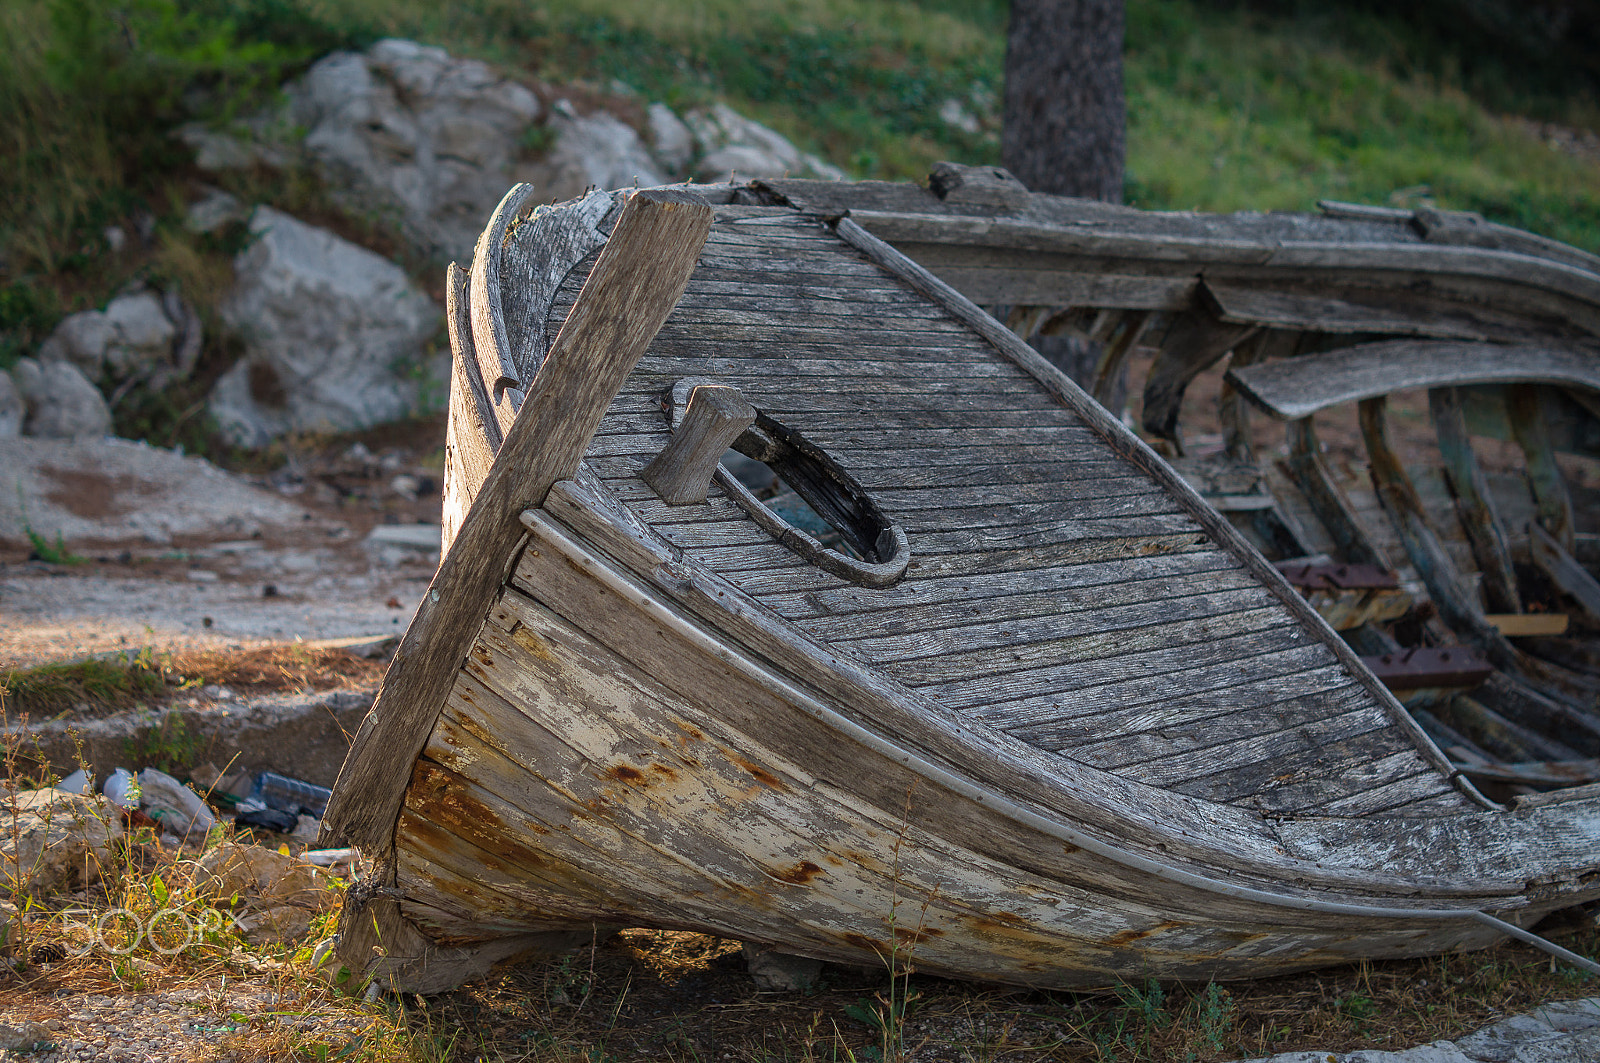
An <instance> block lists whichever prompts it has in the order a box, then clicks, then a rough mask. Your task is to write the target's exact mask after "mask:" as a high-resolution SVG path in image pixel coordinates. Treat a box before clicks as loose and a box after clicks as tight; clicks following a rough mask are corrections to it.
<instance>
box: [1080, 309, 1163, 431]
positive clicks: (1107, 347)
mask: <svg viewBox="0 0 1600 1063" xmlns="http://www.w3.org/2000/svg"><path fill="white" fill-rule="evenodd" d="M1123 317H1124V318H1125V320H1123V321H1122V322H1121V323H1120V327H1119V330H1118V332H1117V333H1116V335H1115V336H1114V337H1112V338H1111V339H1110V340H1108V341H1107V342H1106V343H1105V344H1104V345H1103V346H1102V348H1101V351H1100V358H1099V360H1098V361H1096V362H1095V367H1094V373H1093V375H1092V376H1091V378H1090V381H1089V394H1091V395H1093V396H1094V400H1095V401H1096V402H1098V403H1099V404H1100V405H1102V406H1105V407H1106V408H1107V409H1110V408H1111V407H1113V406H1115V407H1116V411H1115V412H1117V413H1119V414H1120V413H1121V409H1122V406H1123V405H1124V403H1125V402H1126V395H1127V387H1126V382H1127V373H1128V370H1127V365H1128V356H1129V355H1131V354H1132V353H1133V349H1134V347H1135V346H1137V345H1138V343H1139V341H1140V340H1141V339H1143V338H1144V334H1145V330H1146V329H1148V328H1149V327H1150V325H1151V323H1152V322H1153V321H1154V319H1155V318H1154V315H1153V314H1152V313H1151V312H1150V311H1148V310H1140V311H1134V312H1132V313H1129V314H1125V315H1123Z"/></svg>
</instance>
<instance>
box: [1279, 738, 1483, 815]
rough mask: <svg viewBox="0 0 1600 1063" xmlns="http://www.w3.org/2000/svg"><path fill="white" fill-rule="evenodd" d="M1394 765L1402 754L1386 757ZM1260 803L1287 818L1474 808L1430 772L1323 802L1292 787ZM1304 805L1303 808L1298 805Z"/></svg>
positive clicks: (1309, 792)
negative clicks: (1289, 814) (1391, 760)
mask: <svg viewBox="0 0 1600 1063" xmlns="http://www.w3.org/2000/svg"><path fill="white" fill-rule="evenodd" d="M1390 756H1392V759H1394V760H1395V762H1403V759H1405V754H1403V752H1397V754H1390ZM1373 767H1374V768H1376V770H1374V772H1373V773H1374V775H1379V772H1382V773H1386V775H1387V773H1389V772H1387V770H1386V768H1389V765H1386V764H1374V765H1373ZM1262 797H1264V800H1254V802H1251V804H1253V805H1254V807H1258V808H1266V807H1269V800H1270V807H1272V808H1274V812H1286V813H1291V815H1323V816H1371V815H1390V816H1394V815H1435V816H1443V815H1462V813H1470V812H1474V810H1475V807H1474V805H1472V802H1470V800H1467V799H1466V797H1464V796H1462V794H1461V792H1458V791H1454V789H1451V786H1450V780H1446V778H1442V776H1440V773H1438V772H1435V770H1432V768H1422V770H1421V772H1416V773H1414V775H1398V776H1397V778H1390V780H1389V781H1387V783H1382V784H1378V786H1373V788H1371V789H1365V791H1360V792H1355V794H1349V796H1346V797H1336V799H1333V800H1325V799H1323V797H1322V794H1317V792H1315V791H1314V788H1307V789H1306V792H1304V794H1302V792H1296V788H1294V786H1293V784H1290V786H1283V788H1275V789H1272V791H1267V792H1266V794H1262ZM1301 802H1304V804H1301Z"/></svg>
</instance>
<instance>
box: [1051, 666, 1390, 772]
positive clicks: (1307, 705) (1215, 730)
mask: <svg viewBox="0 0 1600 1063" xmlns="http://www.w3.org/2000/svg"><path fill="white" fill-rule="evenodd" d="M1360 713H1365V714H1366V719H1367V722H1368V724H1369V725H1370V726H1371V727H1374V728H1376V727H1387V726H1388V721H1387V720H1386V719H1385V718H1384V716H1383V713H1382V712H1381V711H1380V710H1379V709H1378V708H1377V706H1375V705H1373V704H1372V703H1371V702H1370V701H1367V700H1366V699H1365V698H1362V697H1361V696H1360V693H1359V690H1358V688H1356V687H1355V686H1354V685H1347V686H1345V687H1344V688H1343V690H1342V691H1341V692H1340V693H1339V694H1338V695H1335V696H1332V697H1312V698H1296V699H1293V700H1284V701H1275V702H1273V703H1272V706H1271V709H1270V710H1269V709H1268V708H1267V706H1264V705H1250V704H1240V705H1238V706H1237V707H1236V708H1235V709H1234V711H1232V712H1229V713H1219V714H1217V715H1213V716H1205V717H1189V716H1182V717H1175V716H1171V715H1168V714H1163V715H1164V716H1166V717H1167V718H1164V719H1161V721H1160V722H1159V723H1158V724H1157V725H1156V726H1155V727H1154V728H1150V729H1146V730H1139V731H1130V732H1127V733H1121V734H1116V735H1115V736H1114V737H1109V738H1101V739H1100V740H1098V741H1094V740H1087V741H1083V742H1080V743H1077V744H1074V745H1073V746H1072V747H1071V748H1070V750H1069V749H1065V748H1063V750H1062V752H1064V753H1067V755H1069V756H1072V757H1074V758H1076V759H1078V760H1082V761H1086V762H1088V763H1090V764H1094V765H1096V766H1098V767H1102V768H1105V769H1106V770H1108V771H1122V770H1124V769H1126V768H1130V767H1136V766H1138V765H1142V764H1145V763H1147V762H1153V761H1158V760H1163V759H1167V758H1172V760H1173V763H1177V759H1176V758H1181V757H1183V756H1185V755H1189V756H1192V755H1193V754H1196V753H1199V752H1201V751H1203V750H1209V749H1213V748H1215V747H1217V746H1224V745H1230V744H1232V743H1234V742H1238V741H1240V740H1242V739H1244V738H1246V737H1251V736H1261V735H1269V734H1276V733H1278V732H1283V731H1295V732H1297V733H1300V734H1302V735H1304V736H1305V737H1306V738H1308V739H1309V740H1311V741H1312V743H1313V744H1315V741H1316V738H1317V736H1318V734H1319V733H1320V732H1319V731H1318V730H1317V728H1318V727H1319V726H1320V725H1322V724H1324V723H1327V722H1328V721H1332V720H1340V719H1344V718H1345V717H1347V716H1350V715H1351V714H1360ZM1108 733H1109V732H1108ZM1412 752H1414V751H1412ZM1196 763H1197V764H1198V763H1200V762H1199V761H1196ZM1419 763H1420V762H1419ZM1212 770H1213V768H1212V767H1210V766H1206V767H1203V768H1201V769H1200V772H1198V773H1209V772H1210V771H1212ZM1198 773H1197V774H1198ZM1147 781H1148V780H1147ZM1157 785H1159V784H1157Z"/></svg>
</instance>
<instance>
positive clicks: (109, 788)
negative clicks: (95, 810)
mask: <svg viewBox="0 0 1600 1063" xmlns="http://www.w3.org/2000/svg"><path fill="white" fill-rule="evenodd" d="M101 793H103V794H105V795H106V799H107V800H108V801H110V802H111V803H112V804H114V805H116V806H117V807H118V808H125V809H127V810H128V811H130V812H135V811H138V808H139V780H138V779H135V778H134V777H133V772H131V771H129V770H128V769H127V768H118V769H117V770H116V771H114V772H112V773H111V777H110V778H109V779H107V780H106V785H105V789H103V790H102V791H101Z"/></svg>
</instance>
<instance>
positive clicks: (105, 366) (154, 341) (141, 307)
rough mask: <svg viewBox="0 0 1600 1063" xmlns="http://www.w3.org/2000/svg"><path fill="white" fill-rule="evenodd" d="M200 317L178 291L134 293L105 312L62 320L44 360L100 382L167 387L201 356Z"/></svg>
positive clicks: (42, 352)
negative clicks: (104, 377) (108, 379)
mask: <svg viewBox="0 0 1600 1063" xmlns="http://www.w3.org/2000/svg"><path fill="white" fill-rule="evenodd" d="M200 341H201V335H200V317H199V315H198V314H196V313H195V311H194V307H192V306H190V305H189V304H188V303H187V302H185V301H184V300H183V299H182V298H181V297H179V295H178V293H177V292H176V291H169V292H167V293H166V294H164V295H163V294H161V293H159V292H154V291H143V290H141V291H133V292H127V293H124V294H123V295H119V296H117V297H116V298H115V299H113V300H111V302H109V303H107V304H106V308H105V309H104V310H85V311H82V312H81V313H77V314H70V315H68V316H67V317H65V318H63V319H62V320H61V323H60V324H58V325H57V326H56V327H55V330H54V331H53V332H51V334H50V336H49V338H48V339H46V340H45V341H44V343H43V344H41V345H40V347H39V361H41V362H45V363H48V362H59V361H65V362H69V363H71V364H72V365H74V366H76V367H77V368H78V369H79V370H80V371H81V372H82V373H83V375H84V376H85V377H86V378H87V379H89V380H91V381H94V380H98V379H99V378H100V377H101V376H102V374H109V375H110V376H111V378H112V379H113V380H117V381H122V380H137V381H141V382H144V383H146V384H147V385H149V386H151V387H156V388H159V387H163V386H165V385H166V384H167V383H168V382H169V381H171V380H172V379H174V378H175V377H181V376H187V375H188V373H189V371H190V370H192V369H193V368H194V363H195V361H196V359H198V358H199V356H200Z"/></svg>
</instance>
